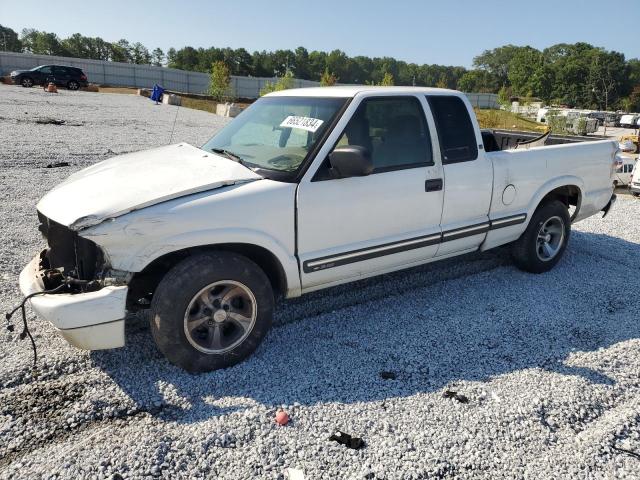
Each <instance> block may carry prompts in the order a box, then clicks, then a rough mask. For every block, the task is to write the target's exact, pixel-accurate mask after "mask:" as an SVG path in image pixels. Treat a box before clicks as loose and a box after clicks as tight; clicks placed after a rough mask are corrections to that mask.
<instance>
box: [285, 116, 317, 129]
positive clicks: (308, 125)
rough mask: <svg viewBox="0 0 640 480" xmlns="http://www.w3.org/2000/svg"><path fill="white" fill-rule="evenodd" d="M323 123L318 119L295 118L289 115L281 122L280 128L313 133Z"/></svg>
mask: <svg viewBox="0 0 640 480" xmlns="http://www.w3.org/2000/svg"><path fill="white" fill-rule="evenodd" d="M323 123H324V121H323V120H320V119H319V118H311V117H297V116H295V115H289V116H288V117H287V118H285V119H284V120H283V121H282V123H281V124H280V126H281V127H285V128H299V129H301V130H307V131H308V132H315V131H316V130H318V129H319V128H320V126H321V125H322V124H323Z"/></svg>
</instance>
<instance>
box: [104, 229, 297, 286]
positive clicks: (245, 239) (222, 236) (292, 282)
mask: <svg viewBox="0 0 640 480" xmlns="http://www.w3.org/2000/svg"><path fill="white" fill-rule="evenodd" d="M228 243H240V244H247V245H255V246H258V247H262V248H264V249H265V250H268V251H269V252H271V253H272V254H273V255H274V256H275V257H276V258H277V259H278V261H279V262H280V265H281V266H282V270H283V271H284V273H285V276H286V280H287V297H295V296H298V295H300V290H301V286H300V275H299V272H298V262H297V260H296V257H295V256H291V255H289V254H288V253H287V250H286V248H285V247H284V245H282V244H280V242H278V240H277V239H275V238H273V237H271V236H269V235H267V234H265V233H264V232H259V231H255V230H250V229H240V228H238V229H228V228H225V229H207V230H197V231H189V232H184V233H180V234H178V235H174V236H171V237H164V238H155V239H154V241H153V242H150V243H144V244H142V245H139V246H138V248H134V247H133V246H132V245H131V244H128V245H120V246H118V245H107V246H102V248H103V250H104V251H105V253H106V255H107V257H108V258H109V262H110V264H111V266H112V267H113V268H114V269H116V270H124V271H127V272H140V271H142V270H144V268H145V267H147V266H148V265H149V264H151V263H152V262H153V261H154V260H157V259H158V258H160V257H162V256H164V255H167V254H169V253H173V252H177V251H179V250H184V249H187V248H194V247H204V246H212V247H215V245H221V244H228Z"/></svg>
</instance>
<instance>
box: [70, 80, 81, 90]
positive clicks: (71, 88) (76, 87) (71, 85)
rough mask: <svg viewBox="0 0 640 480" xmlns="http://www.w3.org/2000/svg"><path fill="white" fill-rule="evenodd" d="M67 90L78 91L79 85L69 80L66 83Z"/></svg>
mask: <svg viewBox="0 0 640 480" xmlns="http://www.w3.org/2000/svg"><path fill="white" fill-rule="evenodd" d="M67 88H68V89H69V90H78V89H79V88H80V84H79V83H78V82H76V81H75V80H71V81H70V82H69V83H67Z"/></svg>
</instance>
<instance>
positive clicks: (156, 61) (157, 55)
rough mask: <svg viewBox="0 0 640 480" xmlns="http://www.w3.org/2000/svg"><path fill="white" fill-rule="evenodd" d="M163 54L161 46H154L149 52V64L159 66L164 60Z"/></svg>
mask: <svg viewBox="0 0 640 480" xmlns="http://www.w3.org/2000/svg"><path fill="white" fill-rule="evenodd" d="M164 59H165V56H164V52H163V51H162V49H161V48H155V49H154V50H153V52H151V64H152V65H155V66H156V67H161V66H162V63H163V62H164Z"/></svg>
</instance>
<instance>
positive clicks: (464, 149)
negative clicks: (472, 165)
mask: <svg viewBox="0 0 640 480" xmlns="http://www.w3.org/2000/svg"><path fill="white" fill-rule="evenodd" d="M427 100H428V101H429V106H430V107H431V112H432V113H433V118H434V119H435V122H436V129H437V130H438V139H439V140H440V152H441V155H442V163H443V164H445V165H446V164H448V163H457V162H468V161H470V160H475V159H476V158H478V145H477V143H476V133H475V130H474V128H473V124H472V123H471V118H470V117H469V111H468V110H467V107H466V106H465V104H464V102H463V101H462V99H460V98H458V97H454V96H451V95H449V96H436V95H434V96H427Z"/></svg>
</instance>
